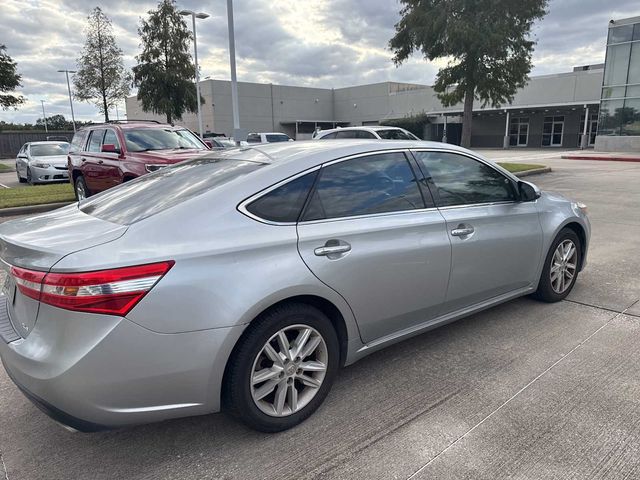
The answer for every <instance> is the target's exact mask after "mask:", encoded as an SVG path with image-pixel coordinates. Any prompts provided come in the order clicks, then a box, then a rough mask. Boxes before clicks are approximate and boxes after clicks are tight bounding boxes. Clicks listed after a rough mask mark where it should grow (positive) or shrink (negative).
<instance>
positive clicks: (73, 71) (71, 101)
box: [58, 70, 76, 132]
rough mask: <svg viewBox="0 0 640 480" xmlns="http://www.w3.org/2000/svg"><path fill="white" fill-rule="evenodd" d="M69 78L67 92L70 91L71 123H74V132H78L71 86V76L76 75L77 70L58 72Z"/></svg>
mask: <svg viewBox="0 0 640 480" xmlns="http://www.w3.org/2000/svg"><path fill="white" fill-rule="evenodd" d="M58 72H59V73H64V74H65V75H66V76H67V90H69V106H70V107H71V123H73V131H74V132H75V131H76V117H75V116H74V115H73V100H72V99H71V84H70V83H69V74H70V73H76V71H75V70H58Z"/></svg>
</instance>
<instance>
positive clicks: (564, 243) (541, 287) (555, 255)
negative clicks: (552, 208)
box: [534, 228, 582, 302]
mask: <svg viewBox="0 0 640 480" xmlns="http://www.w3.org/2000/svg"><path fill="white" fill-rule="evenodd" d="M581 261H582V245H581V243H580V239H579V238H578V235H577V234H576V232H574V231H573V230H571V229H570V228H563V229H562V230H561V231H560V233H558V236H557V237H556V239H555V240H554V241H553V243H552V244H551V248H550V249H549V252H548V253H547V258H546V259H545V263H544V268H543V269H542V275H541V277H540V283H539V284H538V290H537V291H536V292H535V293H534V297H535V298H537V299H539V300H542V301H544V302H559V301H560V300H563V299H565V298H566V297H567V295H569V293H571V290H572V289H573V286H574V285H575V283H576V279H577V278H578V270H579V268H580V262H581Z"/></svg>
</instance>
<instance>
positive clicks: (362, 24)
mask: <svg viewBox="0 0 640 480" xmlns="http://www.w3.org/2000/svg"><path fill="white" fill-rule="evenodd" d="M514 1H517V0H514ZM155 4H156V2H155V1H153V0H152V1H146V0H144V1H143V0H89V1H87V0H2V9H1V10H2V14H1V15H0V44H5V45H6V46H7V51H8V53H9V55H11V56H12V57H13V59H14V60H16V61H17V62H18V70H19V72H20V73H21V74H22V77H23V88H22V89H21V93H22V94H23V95H24V96H26V97H27V99H28V101H27V103H26V104H25V105H23V106H22V107H20V109H19V110H17V111H0V120H5V121H15V122H30V123H31V122H34V121H35V120H36V119H37V118H38V117H41V116H42V111H41V106H40V100H41V99H42V100H44V101H45V106H46V108H47V115H48V116H49V115H54V114H58V113H60V114H63V115H65V116H67V117H70V114H69V103H68V96H67V88H66V83H65V78H64V74H62V73H57V70H59V69H63V68H68V69H74V68H75V67H76V58H77V57H78V54H79V51H80V49H81V48H82V45H83V42H84V34H83V27H84V25H85V22H86V16H87V15H88V14H89V12H90V11H91V9H92V8H93V7H94V6H100V7H102V9H103V10H104V11H105V12H106V13H107V15H109V16H110V17H111V19H112V21H113V25H114V29H115V34H116V40H117V42H118V45H119V46H120V48H121V49H122V50H123V51H124V56H125V64H126V65H127V66H128V67H131V66H133V65H134V64H135V55H137V54H138V53H139V50H140V49H139V42H138V36H137V26H138V24H139V21H140V18H141V17H144V16H146V13H147V11H148V10H149V9H151V8H154V7H155ZM178 6H179V7H180V8H187V9H191V10H195V11H205V12H207V13H209V14H211V17H210V18H208V19H206V20H199V21H198V22H199V23H198V53H199V59H200V64H201V77H202V78H204V77H206V76H211V77H212V78H217V79H228V78H229V56H228V51H227V23H226V18H227V17H226V1H225V0H208V1H203V0H200V1H197V0H179V1H178ZM399 10H400V5H399V3H398V1H397V0H235V1H234V14H235V27H236V56H237V63H238V79H239V80H241V81H253V82H272V83H280V84H286V85H303V86H323V87H342V86H347V85H354V84H363V83H373V82H380V81H386V80H393V81H404V82H414V83H424V84H430V83H432V82H433V80H434V77H435V73H436V72H437V70H438V64H433V63H427V62H425V61H424V60H423V59H421V58H420V57H419V56H416V57H415V58H413V59H411V60H410V61H409V62H407V63H406V64H404V65H403V66H401V67H399V68H396V67H395V66H394V65H393V63H392V62H391V52H389V50H388V49H387V42H388V40H389V39H390V38H391V37H392V36H393V33H394V28H393V26H394V24H395V23H396V21H397V20H398V18H399V15H398V11H399ZM635 15H640V2H638V1H637V0H616V1H615V2H612V1H604V0H551V2H550V7H549V14H548V15H547V16H546V17H545V18H544V20H542V21H541V22H539V24H538V25H536V27H535V30H534V33H535V36H536V39H537V40H538V45H537V47H536V51H535V54H534V69H533V72H532V74H533V75H542V74H548V73H557V72H564V71H569V70H571V68H572V67H573V66H576V65H585V64H589V63H600V62H603V61H604V45H605V40H606V31H607V22H608V21H609V20H610V19H611V18H623V17H629V16H635ZM74 108H75V112H76V117H77V118H80V119H83V120H91V119H99V118H100V117H99V115H98V114H97V112H96V110H95V108H94V107H93V106H92V105H91V104H87V103H79V102H76V103H74ZM120 110H121V113H122V111H123V110H124V106H123V105H122V106H121V107H120ZM113 113H115V112H113Z"/></svg>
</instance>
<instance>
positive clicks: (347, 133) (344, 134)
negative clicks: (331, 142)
mask: <svg viewBox="0 0 640 480" xmlns="http://www.w3.org/2000/svg"><path fill="white" fill-rule="evenodd" d="M357 133H358V132H357V131H356V130H342V131H340V132H337V133H336V138H358V137H357Z"/></svg>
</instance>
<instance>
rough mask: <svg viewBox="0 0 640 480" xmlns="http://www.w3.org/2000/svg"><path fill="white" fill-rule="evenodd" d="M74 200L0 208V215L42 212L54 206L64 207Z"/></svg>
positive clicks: (12, 215)
mask: <svg viewBox="0 0 640 480" xmlns="http://www.w3.org/2000/svg"><path fill="white" fill-rule="evenodd" d="M72 203H74V202H57V203H43V204H41V205H25V206H24V207H9V208H0V217H14V216H18V215H30V214H32V213H43V212H48V211H50V210H55V209H56V208H61V207H66V206H67V205H71V204H72Z"/></svg>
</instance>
